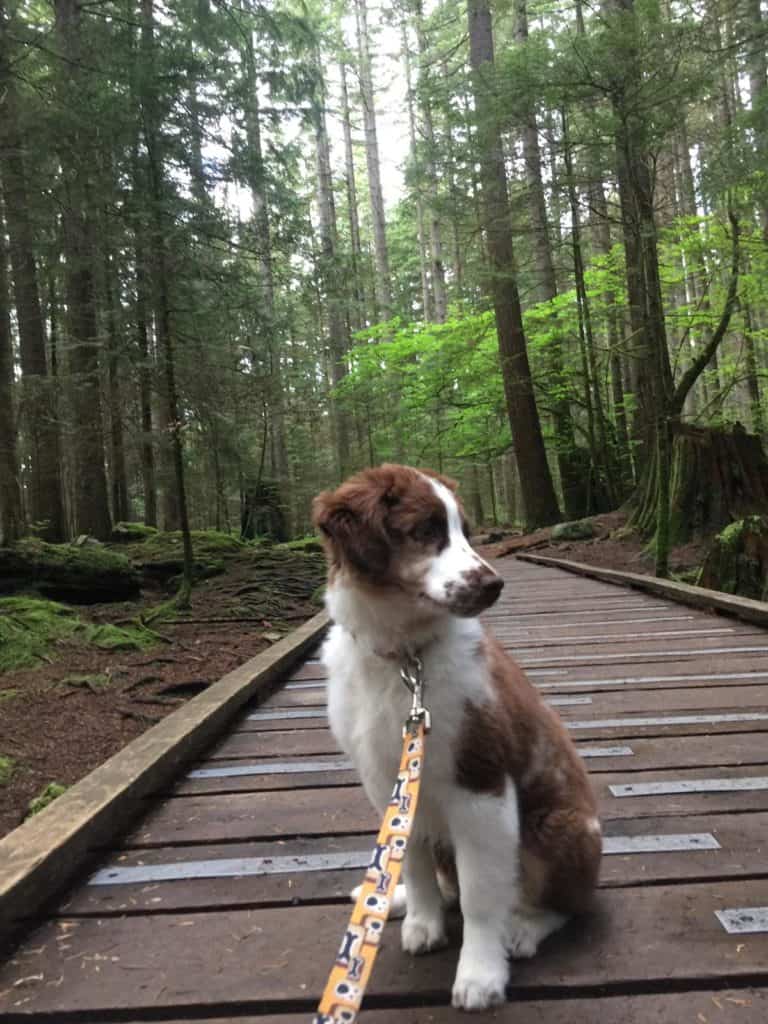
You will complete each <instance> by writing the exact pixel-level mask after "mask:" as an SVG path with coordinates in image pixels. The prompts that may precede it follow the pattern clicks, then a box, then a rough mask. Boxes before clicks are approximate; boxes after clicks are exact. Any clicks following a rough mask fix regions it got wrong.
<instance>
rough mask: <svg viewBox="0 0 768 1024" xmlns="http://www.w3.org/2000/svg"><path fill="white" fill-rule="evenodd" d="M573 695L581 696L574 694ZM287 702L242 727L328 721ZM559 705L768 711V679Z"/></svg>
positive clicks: (564, 711) (575, 712)
mask: <svg viewBox="0 0 768 1024" xmlns="http://www.w3.org/2000/svg"><path fill="white" fill-rule="evenodd" d="M573 696H577V695H576V694H574V695H573ZM542 698H543V699H544V700H545V701H549V700H555V701H557V700H558V697H557V695H556V694H554V693H542ZM566 699H567V698H566ZM283 701H284V697H283V695H282V694H277V695H276V697H275V699H274V702H273V703H271V704H269V705H266V706H265V707H264V708H263V709H259V712H257V713H259V714H262V713H267V712H268V713H269V714H274V715H279V714H280V713H281V712H282V711H285V712H286V714H287V717H286V718H285V719H279V718H275V719H266V720H263V719H248V718H245V719H243V720H242V721H241V723H240V729H241V730H242V731H246V730H250V729H262V728H264V727H265V726H270V727H271V728H275V727H276V725H277V724H279V723H280V722H281V721H282V723H283V726H282V727H283V728H285V727H286V725H287V724H288V723H289V722H291V721H294V720H295V721H296V722H297V724H298V722H300V723H301V726H302V728H306V727H307V725H308V724H309V725H312V724H315V723H316V722H318V721H320V722H322V723H323V724H324V725H325V724H326V717H325V714H326V713H325V701H324V700H319V701H317V703H315V704H313V705H310V706H307V707H304V708H302V709H301V710H303V711H306V712H307V713H310V712H312V711H316V712H317V715H316V717H313V718H301V719H293V718H292V714H295V712H296V711H297V710H299V709H298V708H294V707H286V706H285V705H284V704H283ZM555 706H556V708H557V711H558V714H560V715H561V716H562V717H563V718H565V719H567V718H569V717H570V718H586V717H588V716H589V715H590V714H592V713H593V712H594V714H595V715H600V716H604V715H623V714H628V713H630V712H634V711H651V710H653V711H660V710H661V709H662V708H663V710H664V712H665V713H666V712H672V711H685V710H700V711H705V710H706V711H710V710H712V709H713V708H718V709H720V708H730V709H740V710H746V709H748V708H759V709H761V710H768V680H765V682H759V683H754V684H751V685H749V686H743V685H738V684H736V683H734V684H732V685H730V686H727V687H715V688H713V687H704V686H701V687H688V688H683V689H673V688H671V687H668V688H667V689H665V690H664V693H663V696H660V695H659V694H658V693H656V692H649V691H647V690H635V689H634V688H629V687H623V688H621V689H616V690H608V689H596V690H595V691H594V692H593V693H592V694H591V703H589V704H583V703H578V704H575V705H574V706H572V707H570V706H568V705H566V704H560V703H557V704H555Z"/></svg>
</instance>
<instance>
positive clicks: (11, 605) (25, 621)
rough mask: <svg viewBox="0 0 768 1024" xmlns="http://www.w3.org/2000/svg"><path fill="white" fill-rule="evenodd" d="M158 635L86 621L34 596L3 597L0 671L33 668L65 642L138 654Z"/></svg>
mask: <svg viewBox="0 0 768 1024" xmlns="http://www.w3.org/2000/svg"><path fill="white" fill-rule="evenodd" d="M157 639H158V638H157V635H156V634H155V633H153V632H152V631H151V630H148V629H146V628H145V627H144V626H142V625H140V624H135V625H134V624H131V625H127V626H113V625H108V624H99V625H97V624H94V623H92V622H84V621H83V620H82V619H81V618H79V616H78V615H77V614H76V613H75V611H74V610H73V609H72V608H69V607H68V606H67V605H64V604H59V603H58V602H57V601H46V600H44V599H42V598H35V597H4V598H0V672H8V671H11V670H12V669H20V668H34V666H35V665H38V664H39V663H40V662H41V661H44V660H47V659H49V658H50V656H51V653H52V650H53V648H54V647H55V645H57V644H62V643H66V642H72V643H78V644H84V645H86V646H91V647H97V648H99V649H101V650H124V651H136V650H141V649H142V648H144V647H149V646H150V645H151V644H153V643H155V642H156V640H157Z"/></svg>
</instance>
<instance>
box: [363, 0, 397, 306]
mask: <svg viewBox="0 0 768 1024" xmlns="http://www.w3.org/2000/svg"><path fill="white" fill-rule="evenodd" d="M366 4H367V0H355V17H356V22H357V49H358V59H359V64H360V98H361V100H362V105H363V123H364V125H365V160H366V166H367V168H368V191H369V195H370V200H371V220H372V222H373V249H374V255H375V258H376V276H375V280H374V286H375V292H376V305H377V307H378V309H377V313H378V316H379V319H381V320H389V318H390V317H391V316H392V282H391V280H390V273H389V250H388V248H387V230H386V220H385V216H384V194H383V192H382V189H381V161H380V159H379V142H378V138H377V135H376V108H375V99H374V92H373V74H372V70H371V48H370V39H369V35H368V11H367V7H366Z"/></svg>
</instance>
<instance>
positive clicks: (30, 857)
mask: <svg viewBox="0 0 768 1024" xmlns="http://www.w3.org/2000/svg"><path fill="white" fill-rule="evenodd" d="M327 625H328V617H327V615H326V613H325V612H320V613H319V614H318V615H315V616H314V617H313V618H312V619H310V620H309V621H307V622H305V623H304V624H303V625H302V626H299V627H298V629H295V630H293V631H292V632H291V633H290V634H289V635H288V636H286V637H284V638H283V639H282V640H279V641H278V642H277V643H275V644H273V645H272V646H271V647H270V648H269V649H268V650H266V651H262V652H261V653H260V654H257V655H256V656H255V657H254V658H251V659H250V660H249V661H247V662H245V664H243V665H240V666H239V667H238V668H236V669H233V671H231V672H228V673H227V674H226V675H225V676H223V677H222V678H221V679H219V680H218V682H216V683H213V684H212V685H211V686H209V687H208V688H207V689H206V690H205V692H204V693H201V694H199V695H198V696H197V697H193V698H192V699H191V700H189V701H187V703H186V704H184V705H183V706H182V707H180V708H179V709H178V710H176V711H174V712H172V713H171V714H170V715H168V716H167V717H166V718H164V719H163V720H162V721H161V722H158V724H157V725H155V726H153V727H152V728H151V729H148V730H147V731H146V732H145V733H143V734H142V735H141V736H138V737H137V738H136V739H135V740H133V741H132V742H131V743H129V744H128V745H127V746H125V747H123V749H122V750H120V751H118V753H117V754H115V755H114V756H113V757H111V758H110V759H109V760H108V761H105V762H104V764H102V765H100V766H99V767H98V768H96V769H95V770H94V771H92V772H91V773H90V774H89V775H87V776H86V777H85V778H84V779H81V781H80V782H78V783H77V784H76V785H74V786H72V788H71V789H69V790H67V792H66V793H64V794H63V795H62V796H60V797H59V798H58V799H57V800H56V801H54V803H52V804H51V805H50V806H49V807H47V808H46V809H45V810H44V811H42V812H41V813H40V814H38V815H36V816H35V817H34V818H31V819H30V820H29V821H27V822H25V823H24V824H23V825H20V826H19V827H18V828H16V829H14V830H13V831H12V832H10V833H9V834H8V835H7V836H6V837H5V838H4V839H0V939H2V940H4V941H7V940H8V939H10V938H11V937H12V936H13V935H14V933H15V932H17V931H20V930H21V929H22V927H23V923H22V922H23V919H25V918H27V919H28V918H29V917H31V916H33V915H34V914H35V913H37V912H38V911H39V910H40V909H41V908H42V907H43V906H44V904H46V903H47V902H49V901H50V900H51V899H52V898H53V897H54V896H55V895H56V894H57V893H59V892H60V891H61V890H63V889H64V888H65V887H66V885H67V884H68V883H69V882H70V881H72V879H73V878H74V877H75V876H76V875H77V874H78V873H79V872H80V871H81V870H82V867H83V861H84V860H85V859H86V858H87V857H88V855H89V852H90V850H91V849H92V848H93V847H94V846H98V845H99V844H103V843H106V842H107V841H108V840H110V841H111V840H112V839H113V837H114V833H115V832H117V831H123V830H124V829H125V828H126V827H127V826H128V825H129V824H130V823H131V821H132V819H133V818H134V817H136V816H137V815H138V814H139V813H141V811H142V810H143V808H142V806H141V801H142V799H143V798H144V797H145V796H147V795H148V794H149V793H151V792H152V791H154V790H157V789H158V788H160V787H162V786H164V785H166V784H169V783H170V782H172V781H173V780H174V779H175V778H176V776H177V775H178V772H179V769H180V768H182V767H183V766H184V765H186V764H187V763H189V762H190V761H191V760H193V759H194V758H197V757H199V756H200V755H201V754H202V753H203V751H204V750H205V749H206V748H207V747H208V746H209V745H210V744H211V743H212V742H213V741H214V740H215V739H216V738H217V737H218V736H219V735H220V733H221V732H222V730H223V729H224V728H226V726H227V725H229V723H230V722H231V721H232V719H233V718H234V716H235V715H236V714H237V713H238V712H239V711H240V710H241V709H242V708H243V706H244V705H246V704H247V703H248V702H249V701H252V700H253V699H254V698H255V697H257V696H266V695H267V694H268V693H269V692H270V690H271V689H272V687H273V685H274V684H275V683H276V682H277V680H278V679H279V678H280V677H281V676H282V675H284V674H285V673H286V672H287V671H288V670H289V669H291V668H292V667H293V665H294V664H295V663H296V662H297V661H298V660H299V659H300V658H301V656H302V655H303V654H304V653H305V652H306V651H307V649H309V648H311V647H312V646H313V645H314V644H316V643H317V641H318V640H319V639H320V637H321V636H322V634H323V632H324V631H325V629H326V627H327Z"/></svg>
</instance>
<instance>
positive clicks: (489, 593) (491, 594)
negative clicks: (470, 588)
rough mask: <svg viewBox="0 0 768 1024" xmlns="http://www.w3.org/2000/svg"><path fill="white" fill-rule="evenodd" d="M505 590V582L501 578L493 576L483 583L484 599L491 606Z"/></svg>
mask: <svg viewBox="0 0 768 1024" xmlns="http://www.w3.org/2000/svg"><path fill="white" fill-rule="evenodd" d="M503 588H504V580H503V579H502V578H501V576H491V577H490V578H489V579H487V580H484V581H483V597H484V598H485V599H486V600H487V601H488V603H489V604H490V603H491V602H492V601H495V600H496V598H497V597H498V596H499V594H500V593H501V591H502V590H503Z"/></svg>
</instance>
